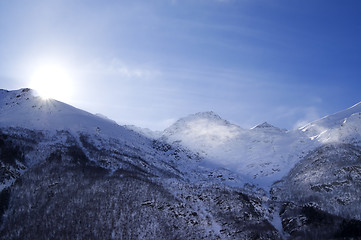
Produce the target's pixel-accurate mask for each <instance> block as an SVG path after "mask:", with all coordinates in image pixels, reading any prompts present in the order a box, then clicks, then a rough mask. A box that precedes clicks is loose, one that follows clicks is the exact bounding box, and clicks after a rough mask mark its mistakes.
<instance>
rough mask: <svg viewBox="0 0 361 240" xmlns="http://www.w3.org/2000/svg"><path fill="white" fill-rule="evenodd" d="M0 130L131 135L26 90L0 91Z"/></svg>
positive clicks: (107, 121) (118, 127) (111, 122)
mask: <svg viewBox="0 0 361 240" xmlns="http://www.w3.org/2000/svg"><path fill="white" fill-rule="evenodd" d="M0 127H21V128H27V129H34V130H45V131H57V130H68V131H71V132H87V133H89V134H98V135H99V134H100V135H106V136H109V137H119V136H121V135H124V134H126V135H134V134H132V133H130V131H129V130H127V129H125V128H124V127H122V126H119V125H118V124H116V123H115V122H114V121H111V120H109V119H104V118H103V117H99V116H96V115H94V114H91V113H88V112H86V111H83V110H81V109H78V108H75V107H73V106H70V105H68V104H65V103H62V102H59V101H56V100H53V99H46V100H45V99H42V98H41V97H39V96H36V93H35V91H34V90H31V89H29V88H23V89H19V90H14V91H7V90H0Z"/></svg>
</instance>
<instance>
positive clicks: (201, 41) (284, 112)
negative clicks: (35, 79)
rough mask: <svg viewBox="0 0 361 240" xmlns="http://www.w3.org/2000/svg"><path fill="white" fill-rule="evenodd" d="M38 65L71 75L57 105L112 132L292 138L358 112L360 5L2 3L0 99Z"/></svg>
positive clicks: (190, 0)
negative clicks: (220, 132) (128, 127)
mask: <svg viewBox="0 0 361 240" xmlns="http://www.w3.org/2000/svg"><path fill="white" fill-rule="evenodd" d="M46 62H57V63H59V64H61V65H63V66H66V68H67V69H68V71H69V72H70V73H71V76H72V79H73V82H74V84H73V85H74V89H73V93H74V94H73V96H72V98H71V99H67V101H66V102H67V103H69V104H72V105H74V106H76V107H79V108H82V109H85V110H87V111H90V112H92V113H102V114H104V115H106V116H108V117H109V118H111V119H114V120H116V121H117V122H118V123H121V124H135V125H138V126H142V127H149V128H151V129H163V128H165V127H166V126H168V125H169V124H171V123H172V121H174V120H176V119H178V118H179V117H182V116H185V115H188V114H191V113H195V112H199V111H208V110H213V111H215V112H216V113H218V114H219V115H221V116H222V117H223V118H225V119H227V120H230V121H231V122H234V123H236V124H238V125H240V126H242V127H245V128H248V127H252V126H253V125H256V124H258V123H261V122H263V121H268V122H270V123H272V124H274V125H276V126H279V127H281V128H288V129H292V128H294V127H296V126H299V125H300V124H302V123H306V122H307V121H312V120H316V119H317V118H319V117H322V116H324V115H327V114H331V113H334V112H336V111H339V110H342V109H344V108H347V107H350V106H352V105H353V104H355V103H357V102H359V101H361V94H360V89H361V1H358V0H348V1H341V0H338V1H334V0H323V1H321V0H308V1H306V0H282V1H281V0H279V1H276V0H274V1H270V0H239V1H237V0H222V1H221V0H218V1H217V0H183V1H181V0H173V1H172V0H163V1H162V0H154V1H152V0H147V1H146V0H144V1H137V0H129V1H121V0H117V1H115V0H114V1H111V0H108V1H101V0H87V1H85V0H84V1H82V0H77V1H74V0H58V1H51V0H32V1H26V0H23V1H18V0H12V1H0V83H1V84H0V88H5V89H18V88H21V87H27V86H28V85H29V81H30V80H29V79H30V78H31V74H32V71H34V69H35V68H36V67H38V66H39V65H41V64H44V63H46ZM49 81H51V79H49Z"/></svg>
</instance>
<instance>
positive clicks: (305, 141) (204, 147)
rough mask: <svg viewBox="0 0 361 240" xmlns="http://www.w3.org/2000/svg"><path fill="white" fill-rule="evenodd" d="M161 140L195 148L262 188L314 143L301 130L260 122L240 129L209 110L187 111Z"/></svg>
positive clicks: (283, 173) (213, 162)
mask: <svg viewBox="0 0 361 240" xmlns="http://www.w3.org/2000/svg"><path fill="white" fill-rule="evenodd" d="M162 140H163V141H166V142H168V143H170V144H176V145H180V146H182V147H184V148H188V149H190V150H192V151H194V152H198V153H199V154H200V155H201V156H202V157H204V158H205V160H206V161H207V162H209V163H211V164H215V165H218V166H220V167H224V168H227V169H232V170H233V171H235V172H236V173H238V174H240V175H241V176H243V177H244V178H247V179H248V181H250V182H252V183H255V184H260V186H262V187H264V188H268V187H270V184H271V183H272V182H273V181H275V180H277V179H280V178H281V177H282V176H284V175H285V174H287V172H288V171H289V170H290V169H291V168H292V167H293V166H294V165H295V163H297V162H298V161H299V160H300V159H301V158H302V157H303V156H305V155H306V153H307V152H308V151H310V150H311V149H314V148H315V147H316V146H317V145H318V143H317V142H315V141H312V140H310V139H309V137H308V136H307V135H306V134H304V133H303V132H301V131H298V130H295V131H286V130H281V129H279V128H277V127H274V126H272V125H271V124H268V123H263V124H260V125H258V126H255V127H254V128H252V129H242V128H241V127H239V126H237V125H235V124H232V123H230V122H228V121H226V120H224V119H222V118H221V117H220V116H218V115H216V114H215V113H213V112H204V113H197V114H193V115H189V116H188V117H185V118H182V119H180V120H178V121H177V122H176V123H174V124H173V125H172V126H170V127H169V128H167V129H165V130H164V132H163V135H162Z"/></svg>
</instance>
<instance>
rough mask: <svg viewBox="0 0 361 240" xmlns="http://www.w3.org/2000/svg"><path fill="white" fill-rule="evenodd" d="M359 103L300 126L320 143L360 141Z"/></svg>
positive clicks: (360, 118) (360, 112)
mask: <svg viewBox="0 0 361 240" xmlns="http://www.w3.org/2000/svg"><path fill="white" fill-rule="evenodd" d="M360 126H361V103H358V104H356V105H354V106H352V107H350V108H348V109H346V110H343V111H340V112H338V113H335V114H332V115H329V116H326V117H324V118H322V119H320V120H317V121H314V122H312V123H309V124H307V125H306V126H304V127H302V128H300V130H301V131H303V132H304V133H305V134H307V135H308V136H309V137H310V138H312V139H316V140H318V141H320V142H322V143H354V144H360V142H361V128H360Z"/></svg>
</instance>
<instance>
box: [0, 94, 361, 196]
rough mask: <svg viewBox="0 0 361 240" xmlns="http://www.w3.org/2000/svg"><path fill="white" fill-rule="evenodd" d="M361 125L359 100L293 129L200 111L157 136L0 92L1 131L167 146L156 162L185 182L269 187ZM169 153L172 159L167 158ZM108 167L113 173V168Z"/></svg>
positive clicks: (353, 138) (359, 131) (356, 138)
mask: <svg viewBox="0 0 361 240" xmlns="http://www.w3.org/2000/svg"><path fill="white" fill-rule="evenodd" d="M360 126H361V103H359V104H356V105H354V106H353V107H351V108H349V109H346V110H344V111H341V112H338V113H336V114H333V115H330V116H327V117H325V118H322V119H320V120H318V121H315V122H312V123H310V124H308V125H306V126H305V127H303V128H300V129H296V130H292V131H287V130H284V129H280V128H277V127H275V126H273V125H271V124H269V123H267V122H264V123H262V124H259V125H257V126H255V127H253V128H251V129H243V128H241V127H240V126H237V125H236V124H233V123H230V122H229V121H227V120H224V119H222V118H221V117H220V116H219V115H217V114H216V113H214V112H201V113H196V114H192V115H189V116H187V117H184V118H181V119H179V120H178V121H177V122H175V123H174V124H173V125H171V126H170V127H169V128H167V129H165V130H164V131H163V132H162V133H160V132H153V131H151V130H149V129H142V128H139V127H136V126H131V125H128V126H120V125H118V124H117V123H116V122H114V121H112V120H110V119H108V118H107V117H105V116H103V115H101V114H97V115H94V114H91V113H88V112H85V111H83V110H80V109H77V108H75V107H72V106H70V105H67V104H65V103H62V102H59V101H56V100H52V99H48V100H44V99H42V98H41V97H39V96H35V95H34V93H33V90H30V89H20V90H15V91H7V90H0V127H1V128H7V127H15V128H16V127H21V128H26V129H34V130H41V131H48V132H50V133H53V134H55V133H56V131H59V130H66V131H69V132H70V133H72V134H74V135H78V134H79V133H87V134H88V135H90V136H92V142H93V143H94V144H95V145H98V146H104V144H108V145H109V147H108V148H109V149H110V150H111V151H113V149H112V147H111V146H112V143H111V140H109V139H116V140H117V141H118V142H119V143H122V146H126V147H127V149H131V151H139V152H147V153H149V155H150V156H151V155H154V156H155V153H154V152H155V151H156V150H155V149H154V146H153V145H152V144H153V142H154V141H159V142H167V143H169V144H170V145H171V146H173V150H171V152H165V153H164V156H163V158H162V159H163V160H164V161H171V162H172V161H174V162H172V164H175V165H176V167H177V169H179V170H180V171H181V172H182V173H183V174H188V175H187V176H188V177H189V179H190V180H191V181H199V180H200V179H202V181H215V182H220V181H221V182H223V183H225V184H228V185H232V186H235V185H242V184H244V183H246V182H249V183H252V184H256V185H258V186H260V187H263V188H265V189H269V188H270V186H271V185H272V183H273V182H274V181H276V180H279V179H281V178H282V177H284V176H285V175H286V174H287V173H288V172H289V171H290V170H291V169H292V168H293V167H294V166H295V164H296V163H298V162H299V161H300V160H301V159H302V158H303V157H304V156H306V154H307V153H308V152H310V151H312V150H314V149H315V148H317V147H318V146H320V145H321V144H323V143H327V142H348V143H356V144H360V142H361V137H360V136H361V127H360ZM94 136H99V139H98V138H97V137H94ZM100 139H103V140H100ZM104 139H105V140H104ZM107 139H108V140H107ZM78 141H79V140H78ZM107 141H108V142H107ZM180 149H188V150H189V151H188V152H187V151H186V150H180ZM114 151H115V150H114ZM170 156H171V158H172V159H173V158H176V159H175V160H174V159H173V160H169V158H170ZM174 156H176V157H174ZM190 156H192V157H191V158H190ZM153 161H154V162H157V161H158V160H157V159H153ZM111 165H112V166H113V167H115V168H117V166H116V164H115V163H112V164H111ZM118 167H119V166H118Z"/></svg>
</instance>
